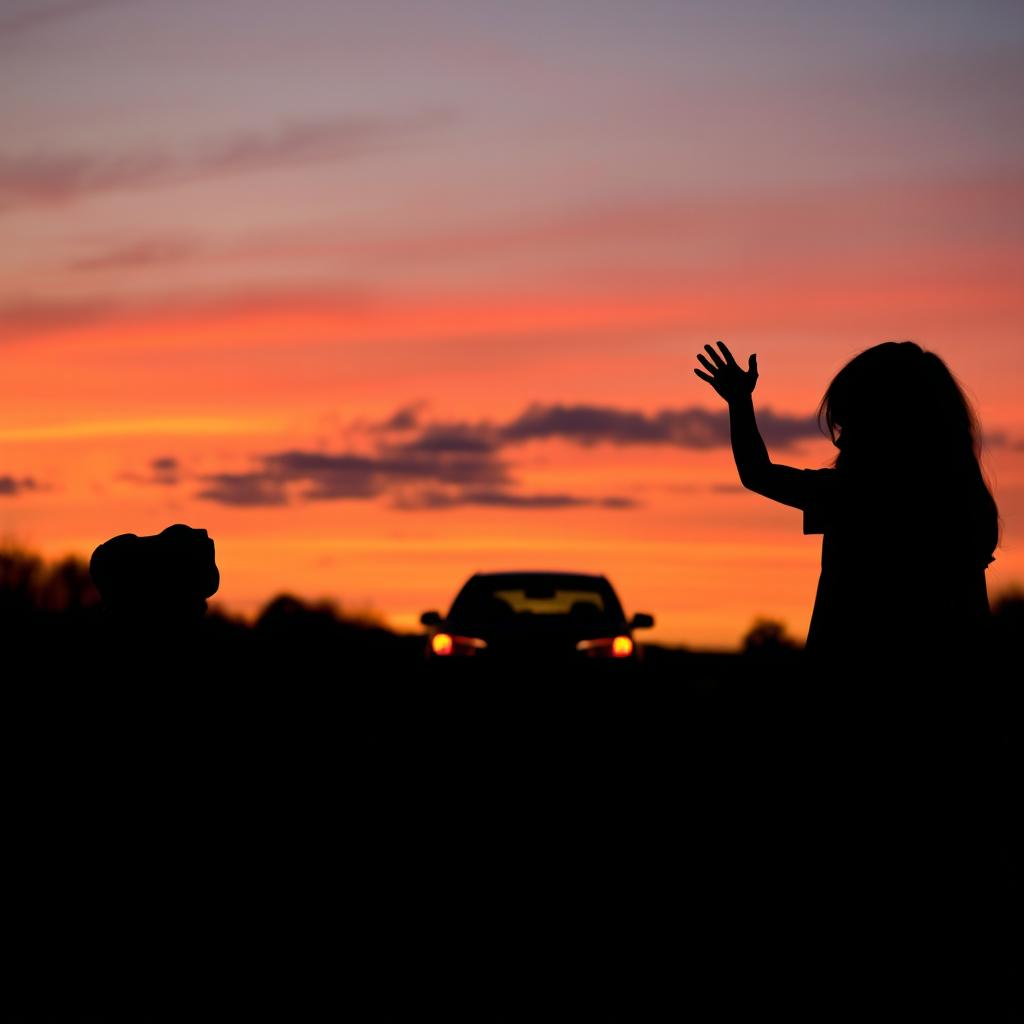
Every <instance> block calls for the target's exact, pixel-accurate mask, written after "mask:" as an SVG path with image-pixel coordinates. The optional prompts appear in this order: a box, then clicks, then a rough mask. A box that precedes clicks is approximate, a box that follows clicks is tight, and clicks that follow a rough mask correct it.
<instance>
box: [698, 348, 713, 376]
mask: <svg viewBox="0 0 1024 1024" xmlns="http://www.w3.org/2000/svg"><path fill="white" fill-rule="evenodd" d="M697 362H699V363H700V365H701V366H703V367H704V369H705V370H710V371H711V373H712V374H713V373H714V372H715V368H714V367H713V366H712V365H711V364H710V363H709V362H708V361H707V360H706V359H705V358H704V357H703V356H702V355H700V353H698V354H697ZM694 372H696V371H694Z"/></svg>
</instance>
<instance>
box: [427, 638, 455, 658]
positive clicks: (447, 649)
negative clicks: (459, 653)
mask: <svg viewBox="0 0 1024 1024" xmlns="http://www.w3.org/2000/svg"><path fill="white" fill-rule="evenodd" d="M454 647H455V644H454V642H453V641H452V638H451V637H450V636H449V635H448V634H447V633H435V634H434V636H433V637H432V638H431V641H430V648H431V650H432V651H433V652H434V653H435V654H438V655H441V656H442V657H443V656H444V655H446V654H451V653H452V650H453V649H454Z"/></svg>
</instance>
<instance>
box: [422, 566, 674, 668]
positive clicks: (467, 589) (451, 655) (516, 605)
mask: <svg viewBox="0 0 1024 1024" xmlns="http://www.w3.org/2000/svg"><path fill="white" fill-rule="evenodd" d="M420 622H421V623H422V624H423V625H424V626H426V627H427V631H428V632H427V637H426V645H425V651H424V656H425V658H426V659H427V660H428V661H432V662H441V661H446V662H450V661H453V660H460V661H461V660H465V659H470V658H472V659H477V660H479V661H486V662H487V663H488V664H491V665H496V664H511V663H515V664H520V665H521V664H523V663H524V662H526V663H532V664H536V665H540V666H544V665H550V664H556V663H557V664H566V663H569V664H572V663H576V664H580V665H583V664H591V665H596V664H598V663H600V664H602V665H606V666H611V665H621V666H623V667H624V666H626V665H636V664H637V663H638V662H639V661H640V659H641V657H642V649H641V647H640V645H639V644H637V642H636V641H635V640H634V638H633V631H634V630H637V629H647V628H649V627H651V626H653V625H654V618H653V616H651V615H648V614H646V613H643V612H640V613H637V614H636V615H634V616H633V617H632V619H628V620H627V618H626V615H625V613H624V612H623V610H622V604H621V603H620V601H619V598H618V596H617V595H616V593H615V590H614V588H613V587H612V585H611V583H609V582H608V580H607V579H606V578H605V577H604V576H591V575H586V574H583V573H570V572H498V573H476V574H474V575H473V576H471V577H470V578H469V579H468V580H467V581H466V583H465V584H464V585H463V587H462V589H461V590H460V591H459V593H458V595H457V596H456V598H455V600H454V601H453V602H452V606H451V610H450V611H449V612H448V614H447V615H446V616H443V617H442V616H441V614H440V613H439V612H437V611H429V612H424V613H423V614H422V615H421V616H420Z"/></svg>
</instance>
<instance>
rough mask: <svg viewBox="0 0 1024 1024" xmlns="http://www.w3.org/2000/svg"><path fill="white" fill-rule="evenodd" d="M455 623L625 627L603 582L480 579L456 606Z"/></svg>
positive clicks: (466, 589) (467, 588)
mask: <svg viewBox="0 0 1024 1024" xmlns="http://www.w3.org/2000/svg"><path fill="white" fill-rule="evenodd" d="M449 619H454V620H457V621H462V622H486V623H493V624H495V625H500V624H502V623H505V624H508V625H518V624H522V623H524V622H535V623H537V624H541V623H544V622H546V623H549V624H551V625H556V624H569V623H573V622H578V623H580V624H584V623H590V622H593V623H598V622H621V621H622V619H623V614H622V606H621V605H620V604H619V602H618V599H617V598H616V596H615V593H614V592H613V591H612V589H611V586H610V585H609V584H608V582H607V581H606V580H603V579H600V578H598V577H595V578H588V577H568V578H566V577H561V578H559V577H554V576H537V577H533V578H523V577H513V576H503V577H502V576H496V577H475V578H474V579H472V580H470V582H469V583H468V584H466V586H465V587H464V588H463V589H462V592H461V593H460V594H459V596H458V597H457V598H456V599H455V603H454V604H453V605H452V610H451V613H450V614H449Z"/></svg>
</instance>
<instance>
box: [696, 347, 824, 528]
mask: <svg viewBox="0 0 1024 1024" xmlns="http://www.w3.org/2000/svg"><path fill="white" fill-rule="evenodd" d="M718 347H719V348H720V349H721V350H722V354H721V355H719V354H718V353H717V352H716V351H715V350H714V349H713V348H712V347H711V346H710V345H705V346H704V348H705V350H706V351H707V353H708V355H709V356H710V357H711V359H710V361H709V360H708V359H706V358H705V357H704V356H702V355H698V356H697V359H698V361H699V362H700V364H701V366H703V367H704V368H705V369H706V370H707V371H708V372H707V373H702V372H701V371H700V370H696V369H695V370H694V371H693V372H694V373H695V374H697V376H698V377H700V379H701V380H706V381H707V382H708V383H709V384H710V385H711V386H712V387H713V388H714V389H715V391H717V392H718V394H719V395H721V396H722V398H724V399H725V400H726V402H728V403H729V434H730V437H731V439H732V454H733V458H734V459H735V460H736V469H737V470H738V471H739V474H740V483H742V484H743V486H744V487H746V488H747V489H748V490H751V491H755V492H756V493H757V494H763V495H764V496H765V497H766V498H771V499H772V500H773V501H779V502H782V504H784V505H792V506H794V507H795V508H803V507H804V504H805V502H806V500H807V493H806V492H807V484H806V480H807V477H806V475H805V473H804V471H803V470H800V469H794V468H793V467H792V466H778V465H775V464H774V463H773V462H772V461H771V459H770V458H769V457H768V449H767V448H766V447H765V444H764V440H763V439H762V437H761V432H760V431H759V430H758V429H757V420H756V419H755V418H754V402H753V399H752V398H751V393H752V392H753V390H754V386H755V385H756V384H757V356H756V355H752V356H751V357H750V359H749V361H748V367H749V368H748V369H747V370H741V369H740V367H739V366H738V365H737V363H736V360H735V359H734V358H733V355H732V353H731V352H730V351H729V349H728V348H727V347H726V346H725V344H723V343H722V342H721V341H720V342H719V343H718Z"/></svg>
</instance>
